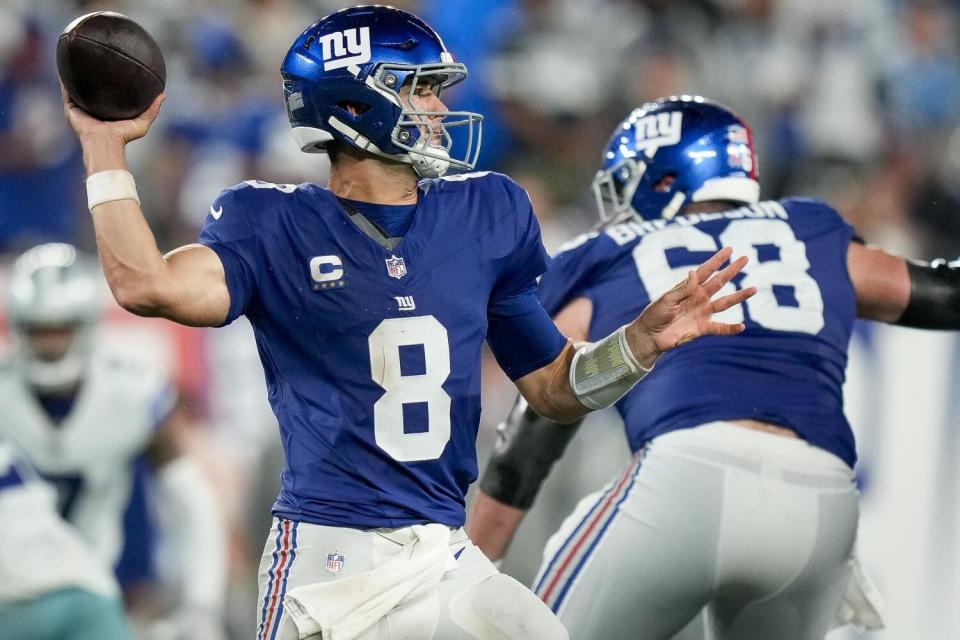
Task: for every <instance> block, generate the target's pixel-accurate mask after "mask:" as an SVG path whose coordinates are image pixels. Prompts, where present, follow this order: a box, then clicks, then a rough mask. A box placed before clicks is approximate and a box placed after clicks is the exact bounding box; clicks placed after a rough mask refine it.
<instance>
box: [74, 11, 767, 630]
mask: <svg viewBox="0 0 960 640" xmlns="http://www.w3.org/2000/svg"><path fill="white" fill-rule="evenodd" d="M281 74H282V76H283V90H284V98H285V104H286V108H287V112H288V115H289V119H290V123H291V125H292V127H293V134H294V137H295V139H296V140H297V142H298V144H299V145H300V147H301V148H302V149H303V150H304V151H307V152H325V153H327V154H329V155H330V159H331V175H330V181H329V186H328V188H321V187H318V186H315V185H312V184H302V185H296V186H295V185H277V184H270V183H264V182H257V181H250V182H246V183H243V184H240V185H237V186H235V187H232V188H230V189H227V190H226V191H224V192H223V193H221V195H220V196H219V197H218V198H217V199H216V201H215V202H214V203H213V205H212V206H211V208H210V213H209V216H208V217H207V220H206V223H205V225H204V227H203V230H202V232H201V236H200V243H199V244H195V245H189V246H186V247H182V248H181V249H178V250H175V251H173V252H172V253H170V254H168V255H166V256H162V255H161V254H160V253H159V251H157V248H156V245H155V242H154V238H153V235H152V234H151V232H150V230H149V229H148V227H147V226H146V224H145V222H144V219H143V217H142V213H141V211H140V207H139V202H138V200H137V198H136V191H135V188H134V184H133V179H132V176H131V175H130V174H129V172H127V171H126V164H125V162H124V159H123V148H124V144H125V143H126V142H128V141H129V140H133V139H136V138H139V137H141V136H143V135H144V134H145V133H146V131H147V129H148V127H149V125H150V123H151V122H152V121H153V119H154V118H155V117H156V115H157V113H158V111H159V107H160V101H161V99H158V100H157V101H156V102H155V103H154V105H153V106H152V107H151V108H150V109H149V110H148V111H147V112H145V113H144V114H143V115H141V116H140V117H138V118H136V119H134V120H130V121H125V122H113V123H105V122H99V121H97V120H95V119H92V118H91V117H90V116H89V115H87V114H85V113H83V112H82V111H81V110H80V109H79V108H77V107H76V106H75V105H74V104H72V103H71V102H70V101H69V99H68V98H65V108H66V113H67V117H68V119H69V120H70V122H71V124H72V126H73V127H74V129H75V131H76V132H77V134H78V136H79V138H80V140H81V142H82V144H83V148H84V153H85V159H86V166H87V171H88V173H89V174H90V175H89V178H88V180H87V191H88V198H89V205H90V209H91V211H92V213H93V218H94V225H95V227H96V232H97V241H98V245H99V249H100V256H101V259H102V262H103V266H104V271H105V273H106V274H107V279H108V281H109V282H110V285H111V287H112V289H113V292H114V295H115V296H116V298H117V300H118V301H119V302H120V304H121V305H122V306H124V307H125V308H127V309H129V310H131V311H133V312H134V313H138V314H141V315H150V316H161V317H164V318H168V319H170V320H174V321H176V322H180V323H183V324H187V325H201V326H219V325H223V324H225V323H228V322H231V321H232V320H234V319H235V318H237V317H238V316H240V315H241V314H242V315H246V316H247V318H249V320H250V322H251V324H252V325H253V328H254V332H255V335H256V340H257V345H258V348H259V352H260V356H261V360H262V362H263V368H264V371H265V374H266V378H267V384H268V390H269V399H270V402H271V404H272V406H273V410H274V412H275V413H276V415H277V418H278V420H279V423H280V435H281V438H282V441H283V446H284V450H285V454H286V464H285V467H284V470H283V474H282V489H281V492H280V496H279V497H278V499H277V501H276V504H275V505H274V510H273V512H274V515H275V516H276V517H275V519H274V524H273V530H272V532H271V533H270V536H269V538H268V540H267V543H266V546H265V549H264V554H263V557H262V561H261V568H260V600H259V605H258V614H259V625H258V631H257V633H258V638H261V639H270V640H273V639H275V638H284V639H287V638H297V637H307V636H308V635H311V634H317V633H321V634H322V635H323V637H325V638H326V637H331V638H354V637H362V638H370V639H372V638H387V637H400V636H402V637H408V638H425V639H426V638H438V639H439V638H454V637H456V638H462V637H476V638H481V637H490V634H491V633H495V634H496V636H497V637H506V638H525V639H531V638H544V639H545V640H546V639H549V640H555V639H557V638H564V637H566V632H565V631H564V630H563V628H562V626H561V625H560V624H559V622H558V621H557V620H556V618H555V617H554V616H553V614H552V613H551V612H550V611H549V609H547V608H546V607H545V606H544V605H543V604H542V602H541V601H540V600H538V599H537V598H536V597H535V596H533V594H531V593H530V592H529V591H527V590H525V589H524V588H523V587H522V586H521V585H520V584H519V583H517V582H516V581H514V580H512V579H511V578H508V577H507V576H504V575H501V574H499V573H498V572H497V571H496V569H495V568H494V567H493V565H492V564H491V563H490V562H489V561H488V560H487V559H486V557H485V556H484V555H483V554H482V553H481V552H480V551H479V549H477V548H476V547H475V546H474V545H473V544H472V543H471V542H470V541H469V540H468V539H467V537H466V534H465V532H464V531H463V530H462V529H461V528H460V527H461V526H462V525H463V523H464V519H465V513H464V495H465V493H466V491H467V488H468V486H469V484H470V483H471V482H472V481H473V480H474V479H475V477H476V475H477V462H476V452H475V438H476V432H477V426H478V418H479V414H480V359H481V347H482V345H483V342H484V341H485V340H486V342H487V343H488V344H489V345H490V347H491V349H492V351H493V353H494V354H495V356H496V358H497V360H498V361H499V363H500V365H501V366H502V368H503V369H504V371H506V372H507V374H508V375H509V376H510V377H511V378H512V379H513V380H514V381H515V382H516V385H517V387H518V388H519V390H520V392H521V393H522V394H523V396H524V397H525V398H527V399H528V400H529V401H530V403H531V405H532V406H534V407H536V408H537V410H538V411H540V412H541V413H542V414H544V415H547V416H550V417H551V418H553V419H555V420H558V421H560V422H569V421H572V420H574V419H576V418H578V417H579V416H581V415H583V414H584V413H586V412H587V411H588V410H589V409H593V408H599V407H604V406H609V405H610V404H611V403H612V402H614V401H615V400H616V399H617V398H619V397H620V396H621V395H623V393H625V392H626V391H627V390H628V389H629V388H631V387H632V386H633V384H635V383H636V382H638V381H639V380H640V378H642V377H643V375H644V374H645V373H646V372H647V371H649V369H650V367H652V366H653V363H654V361H655V360H656V359H657V358H658V357H659V356H660V354H661V353H663V352H665V351H667V350H670V349H672V348H673V347H675V346H676V345H678V344H682V343H684V342H687V341H689V340H692V339H694V338H697V337H699V336H702V335H705V334H715V335H732V334H735V333H738V332H739V331H741V330H742V329H743V324H742V323H740V322H734V323H730V324H727V323H717V322H714V321H713V320H712V316H713V314H714V313H720V312H724V311H726V310H729V309H730V308H732V307H734V306H736V305H737V304H738V303H740V302H742V301H744V300H746V299H748V298H749V297H750V296H751V295H752V294H753V293H754V290H753V289H751V288H746V289H743V290H740V291H736V292H733V293H727V294H725V295H723V296H720V297H716V298H715V297H714V295H715V294H716V293H717V292H718V291H719V290H721V289H723V288H724V287H726V286H727V284H728V283H729V281H730V280H731V279H732V278H733V277H734V276H735V275H736V274H737V273H739V272H740V270H741V269H742V268H743V266H744V265H745V264H746V260H745V259H744V258H738V259H736V260H733V261H731V262H730V263H729V265H728V266H726V267H724V268H722V269H721V267H722V265H723V264H725V263H727V262H728V261H729V260H730V257H731V254H732V251H731V250H730V249H729V248H726V249H723V250H720V251H717V252H712V254H713V255H712V256H707V259H706V260H705V261H703V263H702V264H701V265H700V266H699V267H694V268H692V269H690V270H689V271H685V272H684V273H683V274H680V275H679V276H678V277H677V280H678V282H679V284H677V285H676V286H675V287H673V288H672V289H670V290H669V291H667V292H666V293H665V294H664V296H663V297H662V298H661V299H659V300H658V301H656V302H654V303H653V304H651V305H650V306H649V307H648V308H647V309H645V310H644V311H643V313H641V314H639V315H638V317H637V318H634V319H631V321H630V322H628V323H626V324H625V325H624V326H623V327H621V328H619V329H618V330H616V331H614V332H612V333H611V335H610V336H605V337H602V338H601V339H600V340H598V341H596V342H594V343H590V344H584V345H579V346H578V348H574V346H573V345H572V344H571V343H570V342H569V341H568V340H567V339H566V338H565V337H564V336H563V335H562V334H561V333H560V332H559V331H558V330H557V329H556V327H555V326H554V324H553V323H552V321H551V319H550V317H549V315H548V314H547V313H546V312H545V311H544V309H543V307H542V306H541V305H540V303H539V301H538V300H537V298H536V287H535V285H536V278H537V277H538V276H539V275H540V274H541V273H542V272H543V271H544V270H545V267H546V264H547V256H546V254H545V251H544V249H543V247H542V244H541V240H540V231H539V227H538V225H537V221H536V218H535V217H534V215H533V211H532V209H531V206H530V201H529V198H528V197H527V194H526V193H525V192H524V191H523V190H522V189H521V188H520V187H519V186H517V185H516V184H515V183H514V182H512V181H511V180H510V179H508V178H507V177H505V176H502V175H498V174H494V173H486V172H481V173H472V174H471V173H467V174H462V175H454V176H449V177H445V176H444V174H445V173H446V171H447V169H449V168H450V167H456V168H459V169H464V170H469V169H472V168H473V165H474V163H475V159H476V154H477V151H478V150H479V144H480V135H479V132H480V120H481V118H480V116H479V115H478V114H475V113H470V112H450V111H448V110H447V108H446V106H445V105H444V104H443V102H442V101H441V98H440V94H441V92H442V91H443V90H445V89H446V88H448V87H450V86H452V85H454V84H456V83H458V82H460V81H461V80H463V79H464V78H465V76H466V68H465V67H464V66H463V65H462V64H458V63H456V62H454V60H453V57H452V56H451V54H450V53H449V52H448V51H447V50H446V48H445V47H444V45H443V42H442V40H441V39H440V37H439V36H438V35H437V34H436V33H435V32H434V31H433V30H432V29H431V28H430V27H429V26H428V25H426V24H425V23H424V22H422V21H421V20H420V19H418V18H416V17H415V16H413V15H411V14H409V13H406V12H403V11H399V10H396V9H393V8H391V7H385V6H379V5H377V6H363V7H354V8H351V9H345V10H342V11H338V12H336V13H334V14H331V15H329V16H327V17H325V18H323V19H321V20H319V21H318V22H316V23H315V24H313V25H311V26H310V27H308V28H307V29H306V31H304V32H303V34H301V35H300V37H299V38H298V39H297V40H296V41H295V42H294V43H293V46H292V47H291V48H290V51H289V52H288V54H287V56H286V58H285V60H284V62H283V65H282V67H281ZM451 130H452V133H451ZM458 130H459V131H460V133H462V134H463V135H462V137H461V136H460V135H459V134H458ZM455 141H457V143H456V144H455ZM491 629H496V632H493V631H491Z"/></svg>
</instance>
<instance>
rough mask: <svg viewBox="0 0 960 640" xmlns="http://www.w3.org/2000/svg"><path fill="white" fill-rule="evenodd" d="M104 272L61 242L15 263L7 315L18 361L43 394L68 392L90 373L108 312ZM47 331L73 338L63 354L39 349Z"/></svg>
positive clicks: (22, 370) (28, 377) (24, 372)
mask: <svg viewBox="0 0 960 640" xmlns="http://www.w3.org/2000/svg"><path fill="white" fill-rule="evenodd" d="M99 273H100V272H99V268H98V266H97V263H96V261H94V260H93V259H92V258H90V257H87V256H85V255H82V254H80V253H79V252H78V251H77V250H76V249H75V248H74V247H73V246H71V245H68V244H60V243H51V244H43V245H39V246H36V247H34V248H32V249H30V250H29V251H27V252H26V253H24V254H23V255H21V256H20V257H19V258H18V259H17V261H16V262H15V263H14V265H13V269H12V270H11V274H10V287H9V292H8V296H7V317H8V319H9V323H10V329H11V333H12V336H13V349H14V352H13V355H14V362H15V363H16V365H17V366H18V368H19V369H20V371H21V374H22V375H23V377H24V379H25V380H26V382H28V383H29V384H31V385H32V386H34V387H36V388H38V389H41V390H44V391H58V390H63V389H67V388H70V387H71V386H73V385H75V384H76V383H77V381H78V380H79V379H80V377H81V375H82V374H83V372H84V370H85V369H86V367H87V365H88V363H89V359H90V355H91V352H92V350H93V336H94V332H95V330H96V325H97V323H98V321H99V319H100V316H101V314H102V313H103V308H104V296H103V291H102V282H101V278H100V277H99ZM43 330H62V331H64V332H65V333H66V334H67V335H69V344H68V346H66V348H65V350H64V351H63V352H62V353H59V354H56V356H55V357H52V356H51V355H50V354H49V353H42V352H41V350H38V348H37V346H36V343H35V337H36V333H37V332H41V331H43Z"/></svg>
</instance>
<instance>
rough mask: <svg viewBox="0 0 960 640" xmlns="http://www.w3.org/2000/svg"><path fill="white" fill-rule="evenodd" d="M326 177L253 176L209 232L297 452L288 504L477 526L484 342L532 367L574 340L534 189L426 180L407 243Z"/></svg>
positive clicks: (349, 521)
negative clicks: (556, 290) (553, 315)
mask: <svg viewBox="0 0 960 640" xmlns="http://www.w3.org/2000/svg"><path fill="white" fill-rule="evenodd" d="M358 213H359V212H358V211H356V208H355V207H353V206H352V205H350V204H349V203H344V202H342V201H340V200H338V199H337V198H336V196H334V194H333V193H331V192H330V191H328V190H326V189H323V188H321V187H318V186H316V185H312V184H303V185H299V186H294V185H273V184H270V183H259V182H250V183H244V184H240V185H237V186H235V187H232V188H230V189H228V190H226V191H224V192H223V193H221V195H220V196H219V197H218V198H217V200H216V201H215V202H214V204H213V205H212V207H211V212H210V215H208V217H207V220H206V223H205V225H204V228H203V230H202V232H201V237H200V241H201V242H202V243H203V244H205V245H207V246H209V247H211V248H212V249H213V250H214V251H216V253H217V254H218V255H219V256H220V259H221V261H222V262H223V265H224V269H225V272H226V278H227V285H228V288H229V291H230V296H231V306H230V311H229V315H228V317H227V321H228V322H229V321H232V320H233V319H235V318H236V317H238V316H239V315H241V314H245V315H246V316H247V317H248V318H249V320H250V322H251V324H252V325H253V328H254V333H255V335H256V340H257V345H258V348H259V351H260V356H261V360H262V363H263V366H264V371H265V373H266V379H267V386H268V392H269V399H270V402H271V404H272V406H273V410H274V412H275V413H276V415H277V418H278V421H279V423H280V432H281V438H282V441H283V445H284V449H285V453H286V465H285V467H284V470H283V474H282V488H281V492H280V496H279V498H278V499H277V502H276V504H275V505H274V514H275V515H278V516H281V517H284V518H287V519H291V520H295V521H305V522H310V523H314V524H322V525H329V526H346V527H354V528H361V529H367V528H376V527H401V526H407V525H411V524H418V523H424V522H439V523H443V524H447V525H450V526H460V525H462V524H463V522H464V519H465V513H464V497H465V494H466V491H467V488H468V487H469V485H470V483H471V482H473V480H474V479H475V478H476V475H477V459H476V434H477V428H478V424H479V417H480V362H481V354H482V346H483V343H484V340H485V339H486V341H487V342H488V343H489V345H490V347H491V349H492V351H493V353H494V355H495V356H496V357H497V360H498V362H499V363H500V365H501V367H503V369H504V371H506V373H507V374H508V375H509V376H510V377H511V378H513V379H517V378H520V377H522V376H524V375H526V374H528V373H530V372H532V371H535V370H537V369H539V368H541V367H543V366H545V365H547V364H549V363H550V362H552V361H553V360H554V359H555V358H556V357H557V356H558V355H559V353H560V352H561V350H562V349H563V347H564V345H565V344H566V340H565V339H564V338H563V336H562V335H560V333H559V332H558V331H557V329H556V328H555V327H554V326H553V324H552V323H551V322H550V319H549V316H548V315H547V314H546V313H545V312H544V311H543V309H542V308H541V307H540V305H539V303H538V302H537V299H536V294H535V283H536V278H537V276H539V275H540V274H541V273H542V272H543V271H544V270H545V268H546V265H547V260H548V258H547V255H546V252H545V250H544V249H543V246H542V242H541V240H540V229H539V226H538V224H537V221H536V218H535V217H534V215H533V211H532V207H531V205H530V200H529V198H528V197H527V195H526V193H525V192H524V191H523V189H521V188H520V187H519V186H518V185H516V183H514V182H513V181H512V180H510V179H509V178H506V177H505V176H502V175H499V174H495V173H475V174H464V175H460V176H452V177H447V178H439V179H433V180H424V181H422V182H421V183H420V185H419V201H418V204H417V210H416V212H415V213H414V215H413V220H412V223H411V226H410V228H409V229H408V230H407V232H406V233H405V234H404V236H403V237H402V239H400V241H399V243H398V244H393V243H388V242H385V241H384V239H383V238H382V237H378V234H377V232H376V228H375V226H372V225H370V224H364V223H361V218H362V216H360V215H358Z"/></svg>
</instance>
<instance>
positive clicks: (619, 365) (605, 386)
mask: <svg viewBox="0 0 960 640" xmlns="http://www.w3.org/2000/svg"><path fill="white" fill-rule="evenodd" d="M652 370H653V367H651V368H650V369H646V368H644V367H643V365H641V364H640V362H639V361H637V358H636V356H634V355H633V352H632V351H630V346H629V345H628V344H627V327H626V325H624V326H622V327H620V328H619V329H617V330H616V331H614V332H613V333H611V334H610V335H609V336H607V337H606V338H604V339H603V340H599V341H597V342H592V343H589V344H587V345H585V346H583V347H582V348H580V349H578V350H577V352H576V353H575V354H574V356H573V361H572V362H571V363H570V387H571V388H572V389H573V392H574V394H576V396H577V399H578V400H579V401H580V403H581V404H583V406H585V407H587V408H589V409H603V408H605V407H609V406H610V405H612V404H613V403H614V402H616V401H617V400H619V399H620V398H622V397H623V395H624V394H626V393H627V392H628V391H630V389H632V388H633V385H635V384H637V383H638V382H640V380H642V379H643V377H644V376H645V375H647V374H648V373H650V371H652Z"/></svg>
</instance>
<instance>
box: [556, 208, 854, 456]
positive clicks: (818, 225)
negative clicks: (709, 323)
mask: <svg viewBox="0 0 960 640" xmlns="http://www.w3.org/2000/svg"><path fill="white" fill-rule="evenodd" d="M852 237H853V229H852V228H851V227H850V226H849V225H848V224H847V223H846V222H845V221H844V220H843V219H842V218H841V217H840V216H839V214H837V213H836V212H835V211H834V210H833V209H831V208H830V207H829V206H828V205H826V204H824V203H822V202H819V201H815V200H809V199H788V200H783V201H780V202H775V201H768V202H761V203H759V204H756V205H751V206H747V207H742V208H738V209H733V210H729V211H724V212H717V213H702V214H691V215H686V216H679V217H677V218H675V219H674V220H671V221H666V220H654V221H643V222H641V221H629V222H624V223H621V224H616V225H613V226H609V227H606V228H605V229H603V230H602V231H600V232H595V233H591V234H587V235H585V236H581V237H580V238H577V239H575V240H574V241H572V242H571V243H569V244H568V245H567V247H566V248H565V249H566V250H564V251H562V252H561V253H560V254H559V255H558V256H557V257H556V258H555V260H554V262H553V264H552V265H551V267H550V270H549V271H548V272H547V273H546V274H545V275H544V276H543V278H542V279H541V282H540V289H539V296H540V299H541V301H542V302H543V305H544V307H545V308H546V309H547V311H548V312H549V313H551V314H555V313H557V312H558V311H559V310H561V309H562V308H563V307H564V306H565V305H566V304H567V303H569V302H570V301H572V300H574V299H576V298H580V297H585V298H588V299H589V300H591V301H592V303H593V318H592V320H591V323H590V339H591V340H597V339H599V338H602V337H603V336H605V335H607V334H609V333H610V332H611V331H614V330H615V329H616V328H617V327H619V326H621V325H623V324H626V323H627V322H630V321H631V320H632V319H633V318H635V317H636V316H637V314H638V313H640V312H641V311H642V310H643V308H644V307H645V306H646V305H648V304H649V303H650V302H651V301H652V300H655V299H656V298H658V297H659V296H660V295H661V294H663V293H664V292H665V291H667V290H668V289H669V288H671V287H672V286H674V285H675V284H676V283H678V282H680V281H681V280H683V279H684V277H686V275H687V273H688V272H689V270H690V269H693V268H695V267H696V265H698V264H699V263H700V262H702V261H703V260H705V259H707V258H708V257H709V256H710V255H711V254H712V253H714V252H715V251H717V250H719V249H721V248H723V247H725V246H730V247H733V253H734V255H745V256H747V257H748V258H749V259H750V261H749V263H748V264H747V266H746V267H745V268H744V270H743V272H742V273H740V274H739V275H738V276H737V277H736V278H734V280H733V282H732V283H730V284H728V285H727V286H726V287H725V288H724V290H722V291H721V293H720V294H719V295H722V294H726V293H732V292H733V291H734V290H735V289H740V288H746V287H751V286H753V287H757V294H756V295H755V296H753V297H752V298H750V299H749V300H747V301H746V302H745V303H744V304H743V305H739V306H737V307H734V308H731V309H728V310H727V311H725V312H723V313H721V314H717V316H715V318H716V319H717V320H718V321H723V322H744V323H745V324H746V330H745V331H744V332H743V333H742V334H740V335H738V336H733V337H705V338H701V339H698V340H695V341H693V342H691V343H690V344H686V345H683V346H681V347H679V348H677V349H675V350H673V351H671V352H669V353H667V354H665V355H664V356H662V357H661V358H660V360H659V361H658V362H657V364H656V367H654V370H653V371H652V372H651V373H650V374H649V375H647V377H646V378H644V380H643V382H641V383H640V384H639V385H637V386H636V387H635V388H634V389H633V390H632V391H631V392H630V393H628V394H627V395H626V396H625V397H624V398H622V399H621V400H620V402H619V403H618V404H617V409H618V410H619V412H620V414H621V415H622V417H623V420H624V423H625V428H626V430H627V439H628V441H629V443H630V447H631V448H632V449H633V450H634V451H636V450H637V449H639V448H640V447H642V446H643V445H644V444H645V443H647V442H649V441H650V440H651V439H653V438H655V437H656V436H658V435H661V434H663V433H666V432H669V431H673V430H675V429H684V428H690V427H695V426H697V425H700V424H703V423H706V422H711V421H714V420H734V419H755V420H762V421H765V422H770V423H773V424H777V425H782V426H784V427H789V428H791V429H793V430H794V431H796V432H797V434H799V435H800V437H802V438H803V439H805V440H806V441H808V442H809V443H811V444H813V445H815V446H818V447H821V448H823V449H826V450H828V451H830V452H832V453H834V454H835V455H837V456H839V457H840V458H841V459H843V460H844V461H845V462H846V463H847V464H848V465H850V466H851V467H852V466H853V465H854V463H855V461H856V453H855V449H854V441H853V434H852V432H851V430H850V426H849V424H848V423H847V420H846V418H845V417H844V414H843V404H842V403H843V397H842V389H841V387H842V385H843V381H844V375H845V373H844V372H845V369H846V364H847V347H848V345H849V342H850V334H851V331H852V328H853V322H854V318H855V315H856V298H855V294H854V290H853V284H852V282H851V280H850V276H849V274H848V272H847V249H848V247H849V244H850V241H851V239H852Z"/></svg>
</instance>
